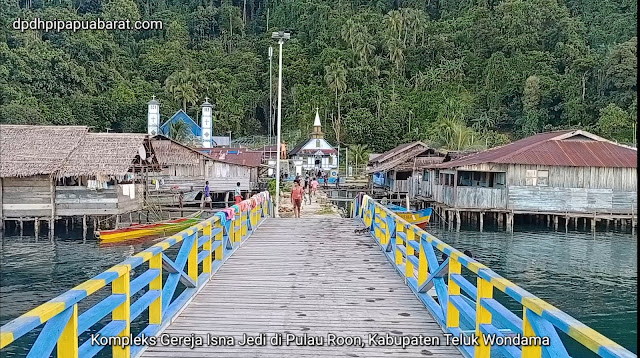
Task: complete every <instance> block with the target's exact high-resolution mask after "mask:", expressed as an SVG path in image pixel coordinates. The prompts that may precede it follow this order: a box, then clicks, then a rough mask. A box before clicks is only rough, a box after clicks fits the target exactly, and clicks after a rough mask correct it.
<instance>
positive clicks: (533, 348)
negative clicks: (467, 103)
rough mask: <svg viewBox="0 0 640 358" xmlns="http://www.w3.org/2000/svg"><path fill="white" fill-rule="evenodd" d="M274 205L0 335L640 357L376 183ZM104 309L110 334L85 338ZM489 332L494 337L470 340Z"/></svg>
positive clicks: (482, 357) (166, 351)
mask: <svg viewBox="0 0 640 358" xmlns="http://www.w3.org/2000/svg"><path fill="white" fill-rule="evenodd" d="M273 207H274V205H273V203H272V201H271V198H270V196H269V194H268V192H262V193H260V194H257V195H254V196H253V197H252V198H250V199H249V200H246V201H244V202H242V203H241V204H240V205H234V206H233V207H231V210H233V213H230V212H225V213H222V212H220V213H216V214H214V215H213V216H212V217H210V218H207V219H205V220H204V221H202V222H200V223H198V224H196V225H194V226H192V227H190V228H188V229H186V230H183V231H181V232H180V233H177V234H174V235H172V236H170V237H168V238H166V239H165V240H164V241H161V242H158V243H156V244H154V245H153V246H151V247H149V248H147V249H145V250H143V251H142V252H139V253H137V254H136V255H133V256H131V257H129V258H127V259H126V260H125V261H123V262H122V263H120V264H118V265H115V266H113V267H112V268H110V269H108V270H106V271H104V272H103V273H101V274H99V275H97V276H95V277H94V278H92V279H90V280H88V281H85V282H84V283H81V284H80V285H77V286H75V287H74V288H72V289H71V290H69V291H68V292H66V293H64V294H62V295H60V296H58V297H55V298H53V299H51V300H49V301H48V302H46V303H44V304H42V305H40V306H39V307H37V308H34V309H32V310H31V311H29V312H26V313H25V314H23V315H22V316H20V317H18V318H16V319H14V320H12V321H11V322H9V323H7V324H5V325H3V326H2V327H0V349H3V348H5V347H7V346H9V345H11V344H12V343H13V342H15V341H16V340H18V339H20V338H21V337H23V336H25V335H27V334H28V333H30V332H33V331H34V330H36V329H39V327H40V326H42V329H41V330H40V332H39V333H38V334H37V338H35V341H33V339H34V337H35V333H34V336H32V337H31V340H32V341H33V343H32V344H31V346H30V347H28V348H27V349H28V350H29V355H28V356H49V355H51V353H52V351H53V350H54V349H57V356H58V357H83V358H84V357H87V358H89V357H93V356H95V355H96V354H97V353H98V352H100V351H101V350H103V349H105V348H107V349H110V350H111V351H112V356H114V357H118V358H120V357H122V358H125V357H126V358H137V357H140V356H142V357H185V358H190V357H318V356H319V357H324V356H330V357H343V356H344V357H382V356H385V357H395V356H406V357H422V356H433V357H460V356H464V357H474V358H490V357H495V356H496V355H494V352H496V353H499V354H501V355H500V356H501V357H503V356H507V357H527V358H530V357H531V358H534V357H535V358H542V357H547V356H552V357H568V356H569V352H568V350H569V349H572V348H571V347H569V346H568V347H565V346H564V342H563V340H562V339H560V335H559V333H560V332H564V334H565V335H566V337H567V338H569V339H572V340H574V342H575V343H577V344H579V345H582V346H584V347H586V348H587V349H589V350H591V351H592V352H594V353H595V354H597V355H598V356H600V357H617V358H632V357H633V358H637V356H636V355H635V354H633V353H631V352H629V351H628V350H626V349H625V348H623V347H622V346H620V345H618V344H616V343H615V342H613V341H611V340H610V339H608V338H606V337H604V336H603V335H601V334H600V333H598V332H596V331H595V330H593V329H591V328H589V327H588V326H586V325H584V324H583V323H581V322H579V321H577V320H576V319H574V318H572V317H571V316H569V315H567V314H566V313H564V312H562V311H561V310H560V309H558V308H556V307H554V306H552V305H551V304H549V303H547V302H545V301H544V300H542V299H541V298H538V297H536V296H535V295H534V294H532V293H530V292H527V291H526V290H524V289H522V288H521V287H518V286H517V285H516V284H515V283H513V282H511V281H509V280H508V279H506V278H504V277H502V276H500V275H498V274H497V273H495V272H493V271H492V270H491V269H490V268H489V267H487V266H485V265H483V264H482V263H480V262H478V261H476V260H474V259H473V258H472V257H469V256H467V255H466V254H465V253H464V252H460V251H458V250H457V249H455V248H453V247H451V246H449V245H448V244H446V243H444V242H442V241H441V240H439V239H438V238H436V237H435V236H433V235H430V234H429V233H427V232H425V231H424V230H422V229H420V228H418V227H416V226H415V225H411V224H409V223H408V222H406V221H405V220H404V219H402V218H401V217H399V216H397V215H396V214H395V213H393V212H392V211H390V210H389V209H388V208H387V207H386V206H384V205H382V204H380V203H377V202H375V201H374V200H373V199H372V198H371V197H369V196H367V195H364V196H362V197H359V198H357V199H356V200H355V201H354V205H353V207H354V210H353V212H352V213H353V214H354V215H355V216H356V218H353V219H348V218H340V217H336V216H333V215H332V216H324V214H321V213H318V212H315V213H313V211H312V210H311V211H312V212H311V213H309V215H310V216H308V217H303V219H293V218H291V219H287V218H279V219H276V218H273V217H271V215H273V212H272V210H273ZM308 208H313V205H311V206H309V207H308ZM227 214H229V215H227ZM333 214H335V213H333ZM356 229H358V230H356ZM441 260H442V261H441ZM463 270H464V276H463ZM165 271H166V272H165ZM474 283H475V284H474ZM101 290H102V291H101ZM98 291H101V295H104V294H105V293H106V294H107V297H106V298H105V299H103V300H102V301H100V300H97V299H96V300H93V301H92V302H88V301H84V303H86V304H83V307H84V309H83V310H80V309H79V305H80V304H82V302H81V301H83V300H84V299H85V298H87V297H88V296H90V295H92V294H95V293H96V292H98ZM494 291H495V292H496V293H498V291H500V292H502V293H501V295H502V298H504V299H506V300H511V301H512V302H511V304H512V305H513V304H515V305H516V306H515V307H517V308H515V309H513V308H512V310H514V311H512V310H510V309H507V308H506V307H505V306H504V305H503V304H502V303H501V301H503V299H501V300H500V301H498V300H497V299H494ZM93 297H96V296H93ZM518 306H519V307H518ZM514 312H517V313H514ZM520 314H521V315H520ZM141 315H143V316H141ZM145 316H146V317H148V321H147V322H148V324H146V326H144V327H140V326H139V325H133V324H132V322H134V321H135V320H136V319H139V317H145ZM99 322H103V325H102V326H100V327H97V329H99V330H98V332H97V333H98V334H99V335H100V337H103V338H105V339H106V340H102V338H100V340H99V341H96V342H95V343H93V340H91V339H83V337H88V336H89V333H90V332H92V331H91V328H92V327H95V326H96V325H97V324H98V323H99ZM137 322H140V321H137ZM145 323H146V322H145ZM61 328H62V329H61ZM93 332H95V331H93ZM444 332H446V333H444ZM36 333H37V332H36ZM245 334H246V335H248V336H249V337H254V339H255V337H262V339H263V340H262V341H261V342H260V341H257V342H255V341H254V344H252V345H248V346H247V345H243V343H245V337H244V335H245ZM376 334H377V335H378V336H374V340H373V343H375V344H372V341H371V339H370V335H376ZM446 334H449V337H452V336H453V337H464V338H465V339H464V341H462V345H460V342H459V343H458V344H456V343H453V344H452V345H447V343H449V342H448V341H447V340H446V337H447V336H446ZM518 334H521V335H522V337H523V338H526V340H525V341H522V342H520V341H509V340H507V338H508V337H515V336H517V335H518ZM261 335H262V336H261ZM483 335H489V336H492V337H496V339H497V341H496V342H495V343H487V342H488V341H484V340H483V339H481V338H480V339H479V340H478V343H477V344H475V343H473V342H474V340H473V339H472V338H473V336H475V337H481V336H483ZM278 336H280V337H282V340H278V339H276V340H275V341H272V340H271V339H272V338H274V337H278ZM131 337H134V338H131ZM145 337H147V338H149V339H151V338H155V343H151V342H150V341H149V340H146V341H145V340H144V338H145ZM416 337H417V340H416ZM212 338H213V339H212ZM376 338H377V339H376ZM380 338H382V340H380ZM502 338H503V340H501V339H502ZM458 339H461V338H458ZM287 341H288V344H287ZM23 342H25V341H23ZM127 342H128V343H127ZM145 342H146V343H145ZM500 342H502V343H500ZM23 344H24V343H23ZM131 344H133V345H131ZM20 349H24V348H20ZM0 352H1V353H4V352H2V351H0ZM572 356H574V357H577V356H583V355H577V354H575V353H572Z"/></svg>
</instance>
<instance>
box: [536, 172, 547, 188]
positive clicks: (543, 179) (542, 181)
mask: <svg viewBox="0 0 640 358" xmlns="http://www.w3.org/2000/svg"><path fill="white" fill-rule="evenodd" d="M538 186H549V171H548V170H538Z"/></svg>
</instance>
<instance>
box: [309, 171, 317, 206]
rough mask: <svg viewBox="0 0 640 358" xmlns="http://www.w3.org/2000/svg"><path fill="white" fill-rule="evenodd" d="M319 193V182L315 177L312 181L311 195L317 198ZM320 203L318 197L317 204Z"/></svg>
mask: <svg viewBox="0 0 640 358" xmlns="http://www.w3.org/2000/svg"><path fill="white" fill-rule="evenodd" d="M317 191H318V180H317V179H316V178H315V177H314V178H313V180H312V181H311V193H312V194H313V196H316V192H317ZM317 202H318V198H317V197H316V203H317Z"/></svg>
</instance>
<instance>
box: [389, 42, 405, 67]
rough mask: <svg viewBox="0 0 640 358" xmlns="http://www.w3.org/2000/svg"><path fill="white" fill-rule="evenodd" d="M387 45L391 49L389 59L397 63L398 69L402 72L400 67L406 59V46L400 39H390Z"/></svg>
mask: <svg viewBox="0 0 640 358" xmlns="http://www.w3.org/2000/svg"><path fill="white" fill-rule="evenodd" d="M387 47H388V50H389V59H390V60H391V62H393V63H394V64H395V65H396V71H397V73H398V74H400V72H401V71H400V68H401V67H402V62H403V61H404V48H403V46H402V42H401V41H400V40H398V39H389V41H388V42H387Z"/></svg>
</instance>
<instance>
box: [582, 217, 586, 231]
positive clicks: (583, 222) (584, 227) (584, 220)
mask: <svg viewBox="0 0 640 358" xmlns="http://www.w3.org/2000/svg"><path fill="white" fill-rule="evenodd" d="M582 230H587V218H582Z"/></svg>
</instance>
